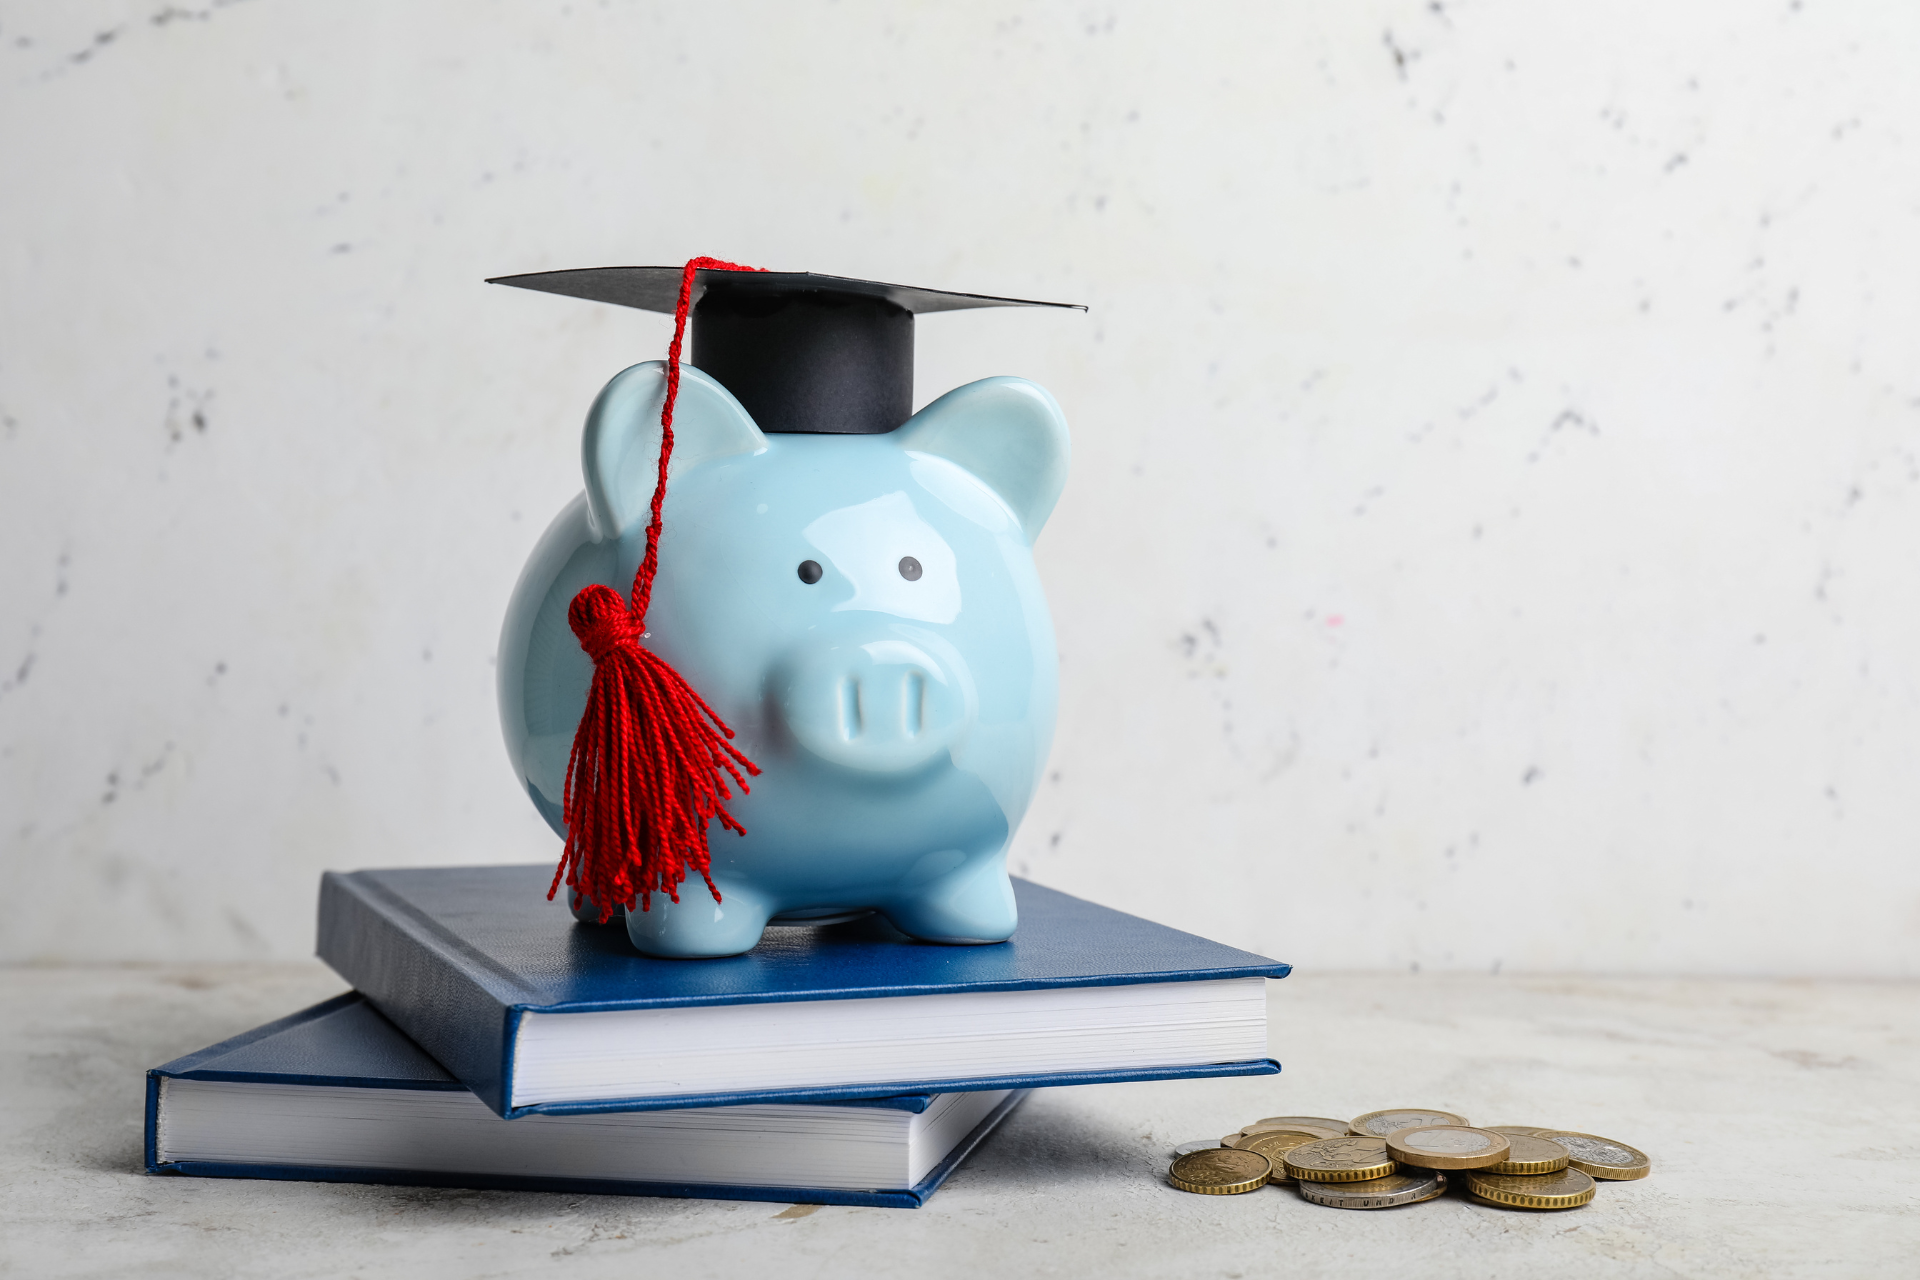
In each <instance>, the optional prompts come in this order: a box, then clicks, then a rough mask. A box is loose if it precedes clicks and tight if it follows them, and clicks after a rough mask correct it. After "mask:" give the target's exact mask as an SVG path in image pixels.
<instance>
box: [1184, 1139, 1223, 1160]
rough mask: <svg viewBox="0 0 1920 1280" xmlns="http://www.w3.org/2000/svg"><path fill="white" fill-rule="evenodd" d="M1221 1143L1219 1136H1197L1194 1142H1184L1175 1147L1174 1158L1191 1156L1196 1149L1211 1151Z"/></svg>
mask: <svg viewBox="0 0 1920 1280" xmlns="http://www.w3.org/2000/svg"><path fill="white" fill-rule="evenodd" d="M1219 1145H1220V1139H1218V1138H1195V1139H1194V1140H1193V1141H1192V1142H1183V1143H1181V1144H1180V1145H1179V1146H1177V1147H1175V1148H1174V1149H1173V1158H1174V1159H1176V1160H1178V1159H1179V1158H1180V1157H1181V1156H1190V1155H1192V1154H1193V1153H1194V1152H1196V1151H1211V1150H1213V1148H1215V1147H1217V1146H1219Z"/></svg>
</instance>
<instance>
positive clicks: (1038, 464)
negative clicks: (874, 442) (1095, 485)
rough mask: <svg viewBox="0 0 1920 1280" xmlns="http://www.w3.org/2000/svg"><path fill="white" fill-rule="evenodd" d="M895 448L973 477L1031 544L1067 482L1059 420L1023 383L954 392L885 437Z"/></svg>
mask: <svg viewBox="0 0 1920 1280" xmlns="http://www.w3.org/2000/svg"><path fill="white" fill-rule="evenodd" d="M893 435H894V440H895V442H896V443H898V444H899V446H900V447H901V448H902V449H909V450H912V451H913V452H915V453H931V454H934V455H936V456H938V457H942V458H945V459H946V460H947V461H949V462H952V463H954V464H956V465H958V466H960V467H964V468H965V469H966V470H968V471H970V472H972V473H973V474H974V475H976V476H978V477H979V478H980V479H981V480H983V481H985V482H986V484H987V486H988V487H989V488H991V489H992V490H993V491H994V492H995V493H997V494H999V495H1000V497H1001V498H1002V499H1003V500H1004V501H1005V502H1006V504H1007V505H1008V506H1009V507H1012V508H1013V513H1014V515H1015V516H1017V517H1019V520H1020V527H1021V529H1023V530H1024V531H1025V532H1026V535H1027V541H1028V542H1029V543H1031V542H1032V541H1033V540H1034V539H1035V538H1037V537H1039V536H1040V527H1041V526H1042V525H1044V524H1046V522H1047V517H1048V516H1050V515H1052V514H1053V504H1054V503H1055V502H1058V501H1059V500H1060V490H1061V489H1063V488H1065V487H1066V483H1067V454H1068V443H1067V419H1066V415H1065V414H1063V413H1061V412H1060V406H1059V405H1058V404H1056V403H1055V402H1054V399H1053V397H1052V396H1050V395H1048V394H1047V392H1046V389H1045V388H1043V387H1040V386H1037V385H1035V384H1034V383H1031V382H1028V381H1027V380H1026V379H1025V378H982V379H981V380H980V381H978V382H969V383H968V384H967V385H966V386H964V387H957V388H955V389H954V390H952V391H949V392H947V394H945V395H943V396H941V397H940V398H939V399H938V400H935V401H934V402H933V403H932V404H930V405H928V406H927V407H926V408H924V409H922V410H921V411H920V412H918V413H916V414H914V415H913V417H911V418H909V419H908V420H907V422H906V425H905V426H903V427H901V428H900V429H899V430H898V431H896V432H894V433H893Z"/></svg>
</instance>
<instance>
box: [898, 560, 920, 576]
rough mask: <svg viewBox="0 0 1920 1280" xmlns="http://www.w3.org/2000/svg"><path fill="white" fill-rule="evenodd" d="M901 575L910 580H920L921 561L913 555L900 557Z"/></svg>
mask: <svg viewBox="0 0 1920 1280" xmlns="http://www.w3.org/2000/svg"><path fill="white" fill-rule="evenodd" d="M900 576H901V577H903V578H905V579H906V580H907V581H908V582H918V581H920V562H919V561H918V560H915V559H914V558H913V557H912V556H901V557H900Z"/></svg>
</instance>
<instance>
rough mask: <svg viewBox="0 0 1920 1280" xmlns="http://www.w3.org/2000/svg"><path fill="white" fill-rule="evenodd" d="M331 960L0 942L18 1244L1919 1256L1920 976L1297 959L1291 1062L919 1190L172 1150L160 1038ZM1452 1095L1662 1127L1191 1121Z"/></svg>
mask: <svg viewBox="0 0 1920 1280" xmlns="http://www.w3.org/2000/svg"><path fill="white" fill-rule="evenodd" d="M340 987H341V984H340V983H339V980H338V979H336V978H335V977H333V976H332V975H331V974H330V973H329V972H328V971H326V970H325V969H323V968H321V967H320V966H319V965H318V964H309V965H290V966H251V967H212V966H178V967H155V968H98V969H38V968H23V969H8V970H4V971H0V1006H3V1007H0V1018H4V1026H5V1028H6V1032H5V1035H4V1037H0V1046H3V1047H0V1098H4V1121H0V1179H4V1190H3V1191H0V1274H5V1275H9V1276H16V1275H17V1276H32V1277H43V1276H44V1277H59V1276H116V1275H143V1276H176V1275H177V1276H192V1277H195V1278H196V1280H211V1278H217V1277H227V1276H271V1277H277V1278H288V1277H303V1276H329V1277H331V1276H355V1277H364V1278H368V1280H371V1278H373V1277H385V1276H394V1277H409V1278H418V1277H428V1276H462V1277H467V1276H473V1277H484V1276H508V1275H515V1276H517V1275H537V1276H547V1275H555V1276H563V1277H571V1276H583V1277H584V1276H619V1277H629V1278H630V1277H671V1278H672V1280H697V1278H698V1277H705V1276H751V1277H756V1278H757V1280H758V1278H767V1277H779V1278H780V1280H801V1278H803V1277H814V1276H822V1277H828V1276H914V1277H939V1276H979V1275H988V1276H1005V1277H1016V1276H1028V1275H1060V1276H1076V1275H1087V1276H1103V1277H1125V1276H1152V1277H1161V1276H1178V1277H1198V1276H1223V1277H1236V1276H1245V1277H1250V1276H1285V1277H1303V1276H1335V1275H1383V1276H1387V1275H1390V1276H1399V1277H1426V1276H1438V1277H1448V1276H1462V1277H1466V1276H1472V1277H1484V1276H1522V1275H1524V1276H1568V1277H1583V1276H1647V1277H1675V1276H1767V1277H1772V1276H1837V1277H1838V1276H1845V1277H1855V1276H1873V1275H1889V1276H1895V1275H1905V1276H1913V1275H1920V984H1914V983H1864V982H1863V983H1844V982H1767V981H1718V980H1661V979H1593V978H1564V979H1547V978H1516V977H1477V976H1476V977H1463V976H1434V975H1398V976H1347V975H1327V976H1314V975H1296V976H1294V977H1292V978H1289V979H1287V980H1285V981H1284V982H1278V983H1274V984H1272V986H1271V988H1270V994H1271V1000H1272V1012H1273V1048H1274V1053H1275V1056H1276V1057H1278V1058H1280V1059H1281V1061H1283V1062H1284V1063H1286V1064H1287V1069H1286V1071H1285V1073H1284V1074H1282V1075H1280V1076H1277V1077H1267V1078H1257V1079H1238V1080H1194V1081H1181V1082H1174V1083H1164V1084H1139V1085H1106V1086H1098V1087H1091V1088H1080V1089H1057V1090H1051V1091H1047V1092H1043V1093H1038V1094H1035V1095H1034V1096H1033V1098H1032V1099H1030V1100H1029V1102H1028V1103H1027V1105H1026V1106H1025V1107H1023V1108H1022V1109H1021V1110H1020V1111H1018V1112H1016V1113H1015V1114H1014V1116H1013V1117H1012V1118H1011V1119H1010V1120H1009V1121H1008V1123H1007V1124H1006V1126H1005V1127H1004V1128H1002V1129H1001V1130H1000V1132H998V1133H997V1134H995V1135H994V1136H993V1137H992V1138H991V1139H990V1140H989V1141H988V1142H987V1143H985V1144H984V1145H983V1146H982V1147H981V1148H980V1150H979V1151H977V1152H976V1153H975V1155H974V1156H973V1158H972V1160H971V1161H970V1162H969V1163H968V1164H967V1165H965V1166H964V1167H963V1168H962V1169H961V1170H960V1171H959V1172H957V1173H956V1174H955V1175H954V1176H953V1178H952V1179H951V1180H950V1181H949V1182H948V1183H947V1185H946V1187H945V1188H943V1189H942V1190H941V1191H940V1193H939V1194H938V1195H936V1196H935V1197H934V1198H933V1200H932V1201H931V1202H930V1203H929V1204H928V1205H927V1207H925V1208H923V1209H919V1210H900V1209H855V1208H836V1207H824V1208H818V1209H812V1208H807V1207H801V1208H789V1207H788V1206H783V1205H777V1204H760V1203H745V1202H738V1201H721V1200H663V1199H646V1198H628V1197H613V1196H577V1195H558V1194H550V1193H509V1192H498V1191H458V1190H430V1189H413V1188H396V1187H374V1186H345V1185H336V1184H323V1183H294V1182H267V1181H259V1182H256V1181H247V1180H227V1179H199V1178H177V1177H151V1176H148V1175H147V1174H145V1173H144V1172H142V1170H141V1164H140V1141H141V1105H142V1095H143V1076H142V1073H143V1071H144V1069H145V1068H147V1067H149V1066H153V1065H156V1064H158V1063H161V1062H164V1061H167V1060H168V1059H170V1058H173V1057H176V1056H178V1055H180V1054H182V1053H185V1052H188V1051H190V1050H193V1049H198V1048H200V1047H202V1046H204V1045H207V1044H210V1043H212V1042H214V1041H216V1040H220V1039H222V1038H224V1037H226V1036H229V1035H232V1034H234V1033H235V1032H239V1031H243V1030H246V1029H247V1028H249V1027H252V1026H255V1025H257V1024H258V1023H261V1022H265V1021H267V1020H269V1019H271V1018H274V1017H278V1016H280V1015H282V1014H284V1013H287V1012H290V1011H292V1010H294V1009H296V1008H299V1007H301V1006H303V1005H305V1004H308V1003H311V1002H313V1001H316V1000H320V999H322V998H324V997H326V996H329V995H332V994H334V993H335V992H337V991H338V990H340ZM1385 1106H1437V1107H1443V1108H1448V1109H1452V1110H1456V1111H1460V1112H1464V1113H1465V1114H1466V1115H1467V1116H1468V1118H1469V1119H1472V1120H1474V1121H1477V1122H1480V1123H1485V1124H1546V1125H1555V1126H1559V1127H1563V1128H1570V1129H1579V1130H1585V1131H1588V1132H1593V1133H1600V1134H1604V1135H1607V1136H1610V1137H1615V1138H1619V1139H1621V1140H1623V1141H1626V1142H1629V1143H1633V1144H1635V1145H1637V1146H1639V1147H1641V1148H1642V1149H1644V1150H1646V1151H1647V1152H1649V1153H1650V1154H1651V1155H1652V1157H1653V1161H1654V1172H1653V1176H1652V1177H1651V1178H1649V1179H1646V1180H1644V1181H1640V1182H1630V1183H1606V1184H1602V1186H1601V1188H1600V1194H1599V1196H1598V1198H1597V1199H1596V1200H1595V1201H1594V1203H1593V1204H1592V1205H1590V1206H1588V1207H1587V1208H1585V1209H1581V1210H1576V1211H1572V1212H1566V1213H1525V1212H1515V1211H1506V1210H1500V1209H1494V1208H1490V1207H1485V1206H1481V1205H1478V1204H1475V1203H1472V1202H1470V1201H1468V1200H1465V1199H1463V1198H1460V1197H1458V1196H1457V1195H1452V1194H1450V1195H1449V1196H1447V1197H1446V1198H1444V1199H1442V1200H1438V1201H1434V1202H1431V1203H1428V1204H1424V1205H1415V1206H1411V1207H1408V1208H1403V1209H1395V1210H1385V1211H1379V1212H1372V1213H1356V1212H1342V1211H1339V1210H1335V1209H1325V1208H1320V1207H1318V1206H1315V1205H1312V1204H1308V1203H1306V1202H1304V1201H1302V1200H1300V1199H1299V1198H1298V1196H1297V1195H1296V1194H1295V1193H1293V1192H1292V1191H1290V1190H1283V1189H1280V1188H1267V1189H1265V1190H1263V1191H1260V1192H1256V1193H1254V1194H1252V1195H1244V1196H1233V1197H1213V1196H1195V1195H1185V1194H1182V1193H1180V1192H1178V1191H1174V1190H1172V1189H1171V1188H1170V1187H1169V1186H1168V1185H1167V1184H1166V1182H1165V1181H1164V1180H1163V1177H1162V1174H1163V1171H1164V1169H1165V1166H1166V1162H1167V1155H1168V1149H1169V1148H1170V1147H1172V1146H1173V1145H1174V1144H1175V1143H1177V1142H1180V1141H1183V1140H1185V1139H1189V1138H1196V1137H1204V1136H1206V1135H1210V1134H1211V1135H1218V1134H1221V1133H1224V1132H1227V1131H1229V1130H1231V1129H1235V1128H1238V1127H1239V1126H1240V1125H1241V1124H1243V1123H1245V1122H1247V1121H1250V1120H1253V1119H1257V1118H1258V1117H1260V1116H1264V1115H1271V1114H1279V1113H1298V1114H1325V1115H1335V1116H1340V1115H1351V1114H1358V1113H1359V1112H1361V1111H1365V1110H1371V1109H1374V1108H1376V1107H1385Z"/></svg>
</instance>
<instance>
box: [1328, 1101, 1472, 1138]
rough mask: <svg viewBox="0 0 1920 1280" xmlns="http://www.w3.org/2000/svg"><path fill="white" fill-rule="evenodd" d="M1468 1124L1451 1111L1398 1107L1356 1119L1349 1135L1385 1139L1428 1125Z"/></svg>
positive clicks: (1463, 1118) (1372, 1112)
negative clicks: (1403, 1130) (1393, 1134)
mask: <svg viewBox="0 0 1920 1280" xmlns="http://www.w3.org/2000/svg"><path fill="white" fill-rule="evenodd" d="M1466 1122H1467V1118H1466V1117H1465V1116H1457V1115H1455V1114H1453V1112H1451V1111H1424V1110H1421V1109H1419V1108H1417V1107H1396V1108H1394V1109H1393V1110H1390V1111H1369V1112H1367V1114H1365V1115H1363V1116H1358V1117H1356V1118H1355V1119H1354V1120H1353V1122H1352V1123H1351V1124H1349V1125H1348V1126H1347V1131H1348V1132H1349V1133H1356V1134H1358V1135H1360V1136H1361V1137H1363V1138H1384V1137H1386V1136H1387V1135H1388V1134H1390V1133H1392V1132H1393V1131H1394V1130H1395V1129H1412V1128H1415V1127H1417V1126H1420V1125H1427V1124H1458V1125H1464V1124H1466Z"/></svg>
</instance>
